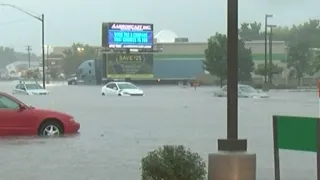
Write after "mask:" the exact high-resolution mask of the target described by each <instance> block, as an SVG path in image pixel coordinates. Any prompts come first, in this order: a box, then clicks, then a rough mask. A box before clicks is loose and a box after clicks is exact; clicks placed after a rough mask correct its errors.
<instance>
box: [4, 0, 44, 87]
mask: <svg viewBox="0 0 320 180" xmlns="http://www.w3.org/2000/svg"><path fill="white" fill-rule="evenodd" d="M0 6H7V7H11V8H13V9H16V10H18V11H20V12H23V13H25V14H27V15H29V16H31V17H33V18H34V19H37V20H39V21H40V22H41V25H42V35H41V36H42V74H43V75H42V84H43V88H44V89H45V88H46V77H45V66H44V59H45V52H44V14H42V15H41V17H38V16H36V15H33V14H31V13H29V12H27V11H25V10H23V9H21V8H19V7H17V6H15V5H12V4H0Z"/></svg>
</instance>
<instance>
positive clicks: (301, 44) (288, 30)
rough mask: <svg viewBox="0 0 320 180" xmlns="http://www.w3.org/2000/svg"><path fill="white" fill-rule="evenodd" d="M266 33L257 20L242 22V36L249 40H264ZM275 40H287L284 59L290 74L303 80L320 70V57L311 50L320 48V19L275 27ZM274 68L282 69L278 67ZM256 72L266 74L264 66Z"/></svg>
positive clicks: (240, 33)
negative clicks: (314, 55) (285, 57)
mask: <svg viewBox="0 0 320 180" xmlns="http://www.w3.org/2000/svg"><path fill="white" fill-rule="evenodd" d="M264 33H265V32H264V29H261V23H257V22H253V23H242V24H241V27H240V29H239V36H240V38H242V39H244V40H247V41H252V40H264ZM273 40H274V41H285V42H286V44H287V46H288V48H287V59H285V60H284V62H285V63H286V64H287V67H288V68H289V71H288V72H289V73H288V76H290V77H291V76H294V77H295V78H298V79H299V80H301V78H302V77H304V75H306V74H308V75H313V74H314V73H316V72H317V71H319V70H320V62H319V61H320V58H317V57H313V56H312V50H311V49H312V48H320V21H319V20H317V19H310V20H308V21H306V22H304V23H302V24H298V25H292V26H291V27H289V26H277V27H274V28H273ZM260 66H262V65H260ZM274 69H276V70H280V69H278V68H276V67H275V68H274ZM255 73H256V74H260V75H262V74H265V72H264V68H262V67H260V68H259V66H258V69H256V71H255ZM272 73H275V72H272Z"/></svg>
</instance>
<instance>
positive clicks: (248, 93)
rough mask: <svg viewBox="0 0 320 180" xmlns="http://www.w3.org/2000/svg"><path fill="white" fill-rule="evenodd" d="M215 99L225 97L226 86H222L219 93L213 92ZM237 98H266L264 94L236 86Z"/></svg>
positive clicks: (249, 87)
mask: <svg viewBox="0 0 320 180" xmlns="http://www.w3.org/2000/svg"><path fill="white" fill-rule="evenodd" d="M214 96H216V97H227V86H223V87H222V88H221V89H220V90H219V91H216V92H214ZM238 97H241V98H268V97H269V96H268V95H267V94H266V93H263V92H260V91H258V90H256V89H254V88H253V87H251V86H248V85H242V84H239V85H238Z"/></svg>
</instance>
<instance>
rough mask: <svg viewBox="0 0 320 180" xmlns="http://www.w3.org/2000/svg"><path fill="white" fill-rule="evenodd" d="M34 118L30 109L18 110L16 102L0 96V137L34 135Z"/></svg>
mask: <svg viewBox="0 0 320 180" xmlns="http://www.w3.org/2000/svg"><path fill="white" fill-rule="evenodd" d="M34 118H35V116H34V115H33V113H32V109H20V106H19V103H18V102H16V101H14V100H13V99H11V98H9V97H6V96H2V95H0V136H11V135H14V136H20V135H33V134H34V135H35V134H36V132H37V130H36V129H37V127H36V124H35V123H36V121H35V119H34Z"/></svg>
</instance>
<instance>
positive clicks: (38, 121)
mask: <svg viewBox="0 0 320 180" xmlns="http://www.w3.org/2000/svg"><path fill="white" fill-rule="evenodd" d="M79 129H80V124H79V123H78V122H76V121H75V120H74V118H73V117H72V116H70V115H68V114H65V113H61V112H56V111H50V110H44V109H37V108H34V107H31V106H27V105H26V104H24V103H23V102H21V101H19V100H18V99H16V98H15V97H13V96H11V95H9V94H7V93H3V92H0V136H12V135H14V136H24V135H39V136H59V135H62V134H74V133H77V132H78V130H79Z"/></svg>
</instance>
